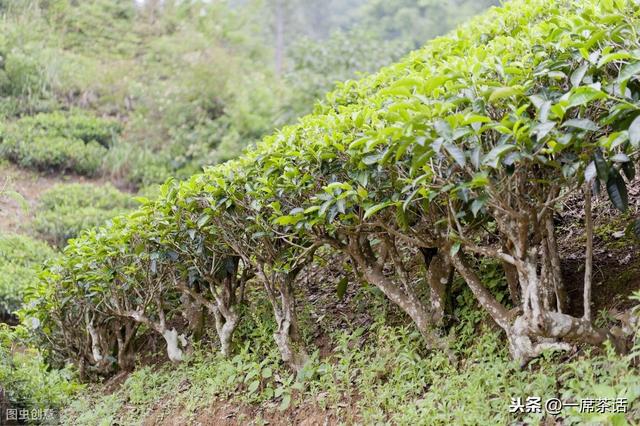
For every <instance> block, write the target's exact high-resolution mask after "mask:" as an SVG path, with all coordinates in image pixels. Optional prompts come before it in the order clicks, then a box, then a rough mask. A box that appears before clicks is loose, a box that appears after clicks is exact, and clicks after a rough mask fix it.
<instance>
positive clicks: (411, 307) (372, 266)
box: [347, 236, 455, 361]
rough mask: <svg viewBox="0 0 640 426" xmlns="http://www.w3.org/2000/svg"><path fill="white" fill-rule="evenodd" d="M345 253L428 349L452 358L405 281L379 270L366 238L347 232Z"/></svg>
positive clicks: (414, 292)
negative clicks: (411, 325) (406, 319)
mask: <svg viewBox="0 0 640 426" xmlns="http://www.w3.org/2000/svg"><path fill="white" fill-rule="evenodd" d="M347 253H348V254H349V255H350V256H351V257H352V259H353V260H354V262H355V264H356V266H357V267H358V269H359V270H360V272H361V273H362V274H363V276H364V278H365V279H366V280H367V281H368V282H369V283H371V284H373V285H375V286H376V287H378V288H379V289H380V290H381V291H382V292H383V293H384V295H385V296H386V297H387V298H389V300H391V302H393V303H394V304H396V305H397V306H398V307H399V308H400V309H401V310H402V311H403V312H404V313H406V314H407V315H408V316H409V317H410V318H411V319H412V320H413V323H414V324H415V326H416V328H417V329H418V331H419V332H420V334H421V335H422V338H423V339H424V341H425V342H426V344H427V346H428V347H429V348H430V349H439V350H443V351H445V352H446V353H447V355H448V356H449V358H450V359H451V360H452V361H454V360H455V356H454V355H453V353H452V352H451V350H450V349H449V347H448V344H447V342H446V341H445V340H444V339H442V338H441V337H439V336H438V335H437V334H436V333H435V331H434V326H435V324H434V321H433V318H432V315H431V313H430V312H429V309H428V308H427V306H426V305H425V304H424V303H423V302H422V301H421V300H420V298H419V297H418V294H417V292H416V291H415V289H413V288H412V287H411V286H410V285H408V283H404V282H397V281H403V280H397V281H396V280H393V279H392V278H388V277H387V276H385V274H384V272H383V270H382V268H383V265H382V263H381V262H378V261H377V260H376V256H375V254H374V253H373V250H372V249H371V246H370V243H369V240H368V238H367V237H366V236H351V237H350V238H349V245H348V247H347ZM383 261H384V259H383Z"/></svg>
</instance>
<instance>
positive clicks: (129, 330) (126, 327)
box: [116, 321, 138, 371]
mask: <svg viewBox="0 0 640 426" xmlns="http://www.w3.org/2000/svg"><path fill="white" fill-rule="evenodd" d="M137 330H138V324H133V323H132V322H131V321H126V322H125V323H124V324H123V325H121V324H116V337H117V341H118V366H119V367H120V369H121V370H127V371H130V370H133V368H134V367H135V352H134V348H133V338H134V337H135V335H136V331H137Z"/></svg>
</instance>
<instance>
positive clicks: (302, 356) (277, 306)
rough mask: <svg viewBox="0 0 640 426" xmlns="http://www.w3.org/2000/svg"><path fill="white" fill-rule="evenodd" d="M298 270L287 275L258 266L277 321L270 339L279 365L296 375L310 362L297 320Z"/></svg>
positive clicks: (286, 273)
mask: <svg viewBox="0 0 640 426" xmlns="http://www.w3.org/2000/svg"><path fill="white" fill-rule="evenodd" d="M300 269H301V268H297V269H294V270H293V271H290V272H279V271H272V272H271V273H268V272H267V271H265V269H264V266H263V265H261V266H260V276H261V279H262V282H263V284H264V287H265V290H266V291H267V295H268V297H269V301H270V302H271V305H272V307H273V313H274V316H275V319H276V325H277V329H276V332H275V333H274V334H273V338H274V340H275V342H276V345H277V346H278V350H279V351H280V356H281V358H282V361H284V362H285V363H286V364H287V365H288V366H289V367H290V368H291V369H292V370H294V371H295V372H299V371H300V370H302V368H303V367H304V365H305V364H306V363H307V361H308V360H309V355H308V354H307V352H306V349H305V347H304V342H303V341H302V336H301V334H300V329H299V327H298V319H297V316H296V301H295V294H294V283H295V280H296V277H297V276H298V273H299V272H300Z"/></svg>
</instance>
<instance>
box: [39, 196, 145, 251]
mask: <svg viewBox="0 0 640 426" xmlns="http://www.w3.org/2000/svg"><path fill="white" fill-rule="evenodd" d="M135 205H136V202H135V201H134V199H133V198H132V196H131V195H130V194H126V193H123V192H120V191H119V190H118V189H116V188H115V187H114V186H113V185H111V184H106V185H102V186H97V185H93V184H81V183H73V184H58V185H56V186H54V187H53V188H51V189H49V190H48V191H47V192H45V193H44V194H42V196H41V197H40V200H39V204H38V210H37V212H36V216H35V218H34V221H33V226H34V229H35V230H36V232H37V233H38V234H39V235H40V236H41V237H42V238H44V239H46V240H47V241H51V242H52V243H54V244H56V245H58V246H62V245H64V243H66V242H67V240H68V239H70V238H73V237H75V236H77V235H78V234H79V233H80V231H82V230H83V229H87V228H92V227H94V226H98V225H101V224H103V223H104V222H106V221H107V220H109V219H111V218H113V217H115V216H117V215H119V214H122V213H124V212H125V211H127V210H128V209H131V208H133V207H134V206H135Z"/></svg>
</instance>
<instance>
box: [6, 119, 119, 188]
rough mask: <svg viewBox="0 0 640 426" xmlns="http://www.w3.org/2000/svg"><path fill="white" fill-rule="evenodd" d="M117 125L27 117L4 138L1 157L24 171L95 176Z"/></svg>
mask: <svg viewBox="0 0 640 426" xmlns="http://www.w3.org/2000/svg"><path fill="white" fill-rule="evenodd" d="M118 128H119V125H118V124H117V123H116V122H112V121H106V120H98V119H96V118H93V117H88V116H83V115H69V116H65V115H62V114H60V113H53V114H39V115H36V116H33V117H25V118H22V119H19V120H17V121H16V122H15V123H13V124H12V125H10V126H7V127H6V128H5V130H4V131H3V132H2V133H3V134H2V135H1V142H2V143H1V144H0V155H2V156H3V157H5V158H6V159H8V160H11V161H14V162H15V163H17V164H19V165H20V166H22V167H26V168H33V169H36V170H41V171H46V172H60V173H64V172H69V171H70V172H75V173H77V174H81V175H89V176H91V175H94V174H96V173H97V172H98V170H99V169H100V167H101V165H102V161H103V158H104V156H105V155H106V153H107V149H108V148H109V146H111V145H112V144H113V140H114V138H115V136H116V134H117V132H118Z"/></svg>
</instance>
